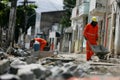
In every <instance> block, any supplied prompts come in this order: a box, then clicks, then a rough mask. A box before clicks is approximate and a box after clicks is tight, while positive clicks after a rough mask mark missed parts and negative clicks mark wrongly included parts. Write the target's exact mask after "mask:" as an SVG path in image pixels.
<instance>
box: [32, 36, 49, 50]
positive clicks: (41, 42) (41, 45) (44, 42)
mask: <svg viewBox="0 0 120 80" xmlns="http://www.w3.org/2000/svg"><path fill="white" fill-rule="evenodd" d="M35 41H37V42H39V44H40V51H43V50H44V48H45V46H46V45H47V41H46V40H45V39H43V38H34V39H33V40H32V41H31V43H32V45H33V43H34V42H35Z"/></svg>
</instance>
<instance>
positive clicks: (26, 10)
mask: <svg viewBox="0 0 120 80" xmlns="http://www.w3.org/2000/svg"><path fill="white" fill-rule="evenodd" d="M36 7H37V6H36V5H28V6H27V7H24V6H18V7H17V21H16V24H17V25H19V27H20V28H22V30H23V32H26V31H27V29H28V28H29V27H30V26H34V25H35V15H33V14H35V8H36ZM25 14H26V16H27V27H26V28H25Z"/></svg>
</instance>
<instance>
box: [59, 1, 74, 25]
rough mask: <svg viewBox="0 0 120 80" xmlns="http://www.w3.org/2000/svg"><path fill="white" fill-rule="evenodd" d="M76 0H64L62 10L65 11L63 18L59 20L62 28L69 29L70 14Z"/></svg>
mask: <svg viewBox="0 0 120 80" xmlns="http://www.w3.org/2000/svg"><path fill="white" fill-rule="evenodd" d="M75 4H76V0H64V9H65V10H66V13H65V16H63V17H62V19H61V24H62V26H63V27H69V26H70V25H71V20H70V17H71V13H72V8H74V6H75Z"/></svg>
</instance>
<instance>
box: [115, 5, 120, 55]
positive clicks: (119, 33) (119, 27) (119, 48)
mask: <svg viewBox="0 0 120 80" xmlns="http://www.w3.org/2000/svg"><path fill="white" fill-rule="evenodd" d="M119 11H120V7H119V6H117V13H116V29H115V32H116V33H115V45H114V46H115V56H117V54H120V12H119Z"/></svg>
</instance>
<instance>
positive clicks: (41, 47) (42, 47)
mask: <svg viewBox="0 0 120 80" xmlns="http://www.w3.org/2000/svg"><path fill="white" fill-rule="evenodd" d="M46 44H47V43H42V44H40V51H43V50H44V48H45V46H46Z"/></svg>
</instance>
